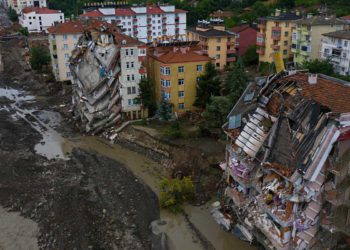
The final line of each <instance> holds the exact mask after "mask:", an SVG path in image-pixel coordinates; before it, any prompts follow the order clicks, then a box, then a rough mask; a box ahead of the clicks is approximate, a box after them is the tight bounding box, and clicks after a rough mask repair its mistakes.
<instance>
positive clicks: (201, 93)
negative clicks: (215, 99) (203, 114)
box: [194, 63, 220, 108]
mask: <svg viewBox="0 0 350 250" xmlns="http://www.w3.org/2000/svg"><path fill="white" fill-rule="evenodd" d="M219 94H220V81H219V79H218V72H217V70H216V69H215V66H214V65H213V64H212V63H207V64H206V65H205V73H204V75H203V76H202V77H200V79H199V80H198V82H197V94H196V100H195V102H194V106H197V107H200V108H205V106H206V105H207V103H208V102H209V99H210V97H211V96H212V95H219Z"/></svg>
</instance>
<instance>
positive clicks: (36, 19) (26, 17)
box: [19, 7, 64, 32]
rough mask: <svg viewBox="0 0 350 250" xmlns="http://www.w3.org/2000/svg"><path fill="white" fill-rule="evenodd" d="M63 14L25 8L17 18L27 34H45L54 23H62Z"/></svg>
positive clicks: (36, 8) (43, 9)
mask: <svg viewBox="0 0 350 250" xmlns="http://www.w3.org/2000/svg"><path fill="white" fill-rule="evenodd" d="M63 22H64V14H63V13H62V12H61V11H59V10H51V9H48V8H40V7H25V8H24V9H23V10H22V11H21V15H20V16H19V24H20V25H21V26H22V27H25V28H27V29H28V31H29V32H42V31H44V32H47V29H48V28H49V27H51V26H53V25H54V24H55V23H63Z"/></svg>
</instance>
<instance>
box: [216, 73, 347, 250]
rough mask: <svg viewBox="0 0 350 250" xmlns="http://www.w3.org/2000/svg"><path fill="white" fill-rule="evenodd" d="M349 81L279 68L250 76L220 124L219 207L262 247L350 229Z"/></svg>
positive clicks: (330, 243)
mask: <svg viewBox="0 0 350 250" xmlns="http://www.w3.org/2000/svg"><path fill="white" fill-rule="evenodd" d="M349 102H350V83H347V82H344V81H341V80H338V79H334V78H330V77H328V76H324V75H318V76H317V75H312V74H307V73H303V72H296V71H290V72H283V73H279V74H275V75H271V76H269V77H262V78H257V79H256V81H255V82H253V83H250V84H249V86H248V87H247V89H246V90H245V92H244V94H243V95H242V97H241V99H240V100H239V101H238V102H237V104H236V105H235V107H234V108H233V109H232V111H231V112H230V114H229V115H228V122H227V123H226V124H225V125H224V126H223V129H224V131H225V133H226V134H227V136H228V138H229V142H230V143H229V144H228V145H227V148H226V162H225V163H222V164H221V167H222V168H223V170H224V176H225V180H226V188H225V191H224V195H223V199H222V203H223V206H222V208H223V213H225V214H227V215H228V216H229V218H231V222H234V223H233V224H236V228H237V227H238V229H240V231H241V233H242V234H243V235H244V236H245V238H246V239H249V240H253V239H255V240H257V241H258V242H259V243H260V244H262V245H263V246H264V247H265V248H267V249H325V248H333V247H335V246H336V245H337V244H340V243H341V242H343V241H344V239H347V238H349V237H350V206H349V205H350V199H349V195H350V185H349V183H350V182H349V180H350V167H349V166H350V164H349V159H350V105H349V104H348V103H349Z"/></svg>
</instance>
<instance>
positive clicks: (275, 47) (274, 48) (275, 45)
mask: <svg viewBox="0 0 350 250" xmlns="http://www.w3.org/2000/svg"><path fill="white" fill-rule="evenodd" d="M271 49H273V50H280V49H281V46H279V45H278V44H271Z"/></svg>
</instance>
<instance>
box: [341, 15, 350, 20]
mask: <svg viewBox="0 0 350 250" xmlns="http://www.w3.org/2000/svg"><path fill="white" fill-rule="evenodd" d="M341 19H344V20H350V15H348V16H342V17H341Z"/></svg>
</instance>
